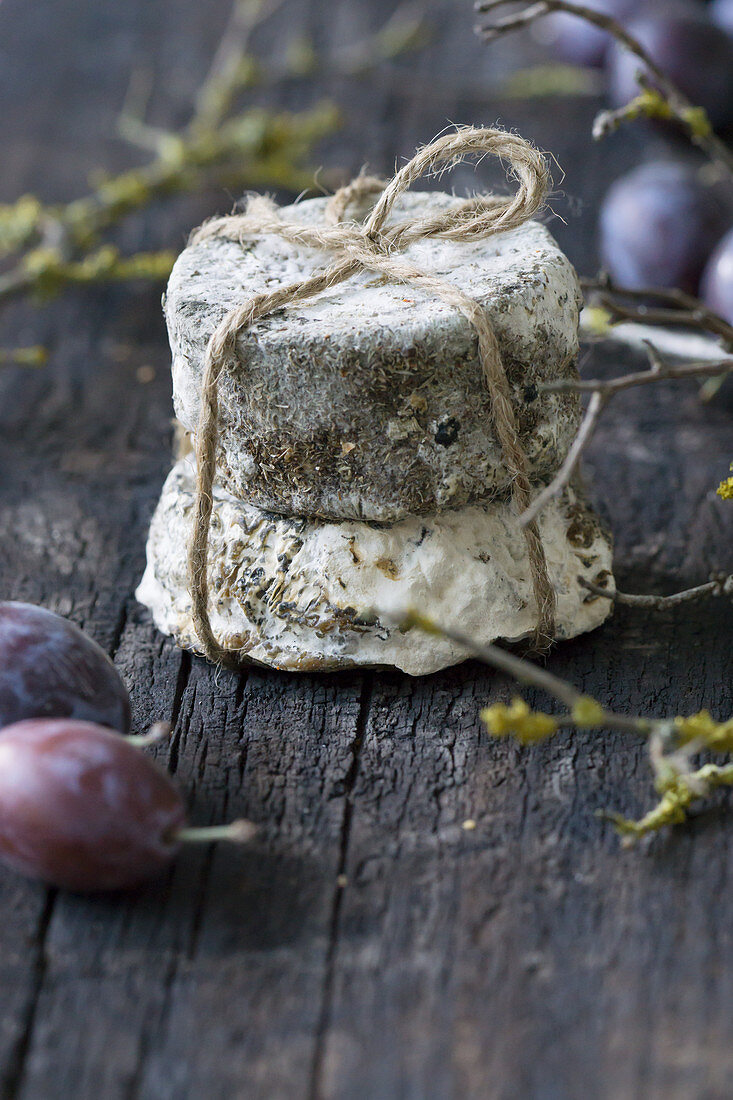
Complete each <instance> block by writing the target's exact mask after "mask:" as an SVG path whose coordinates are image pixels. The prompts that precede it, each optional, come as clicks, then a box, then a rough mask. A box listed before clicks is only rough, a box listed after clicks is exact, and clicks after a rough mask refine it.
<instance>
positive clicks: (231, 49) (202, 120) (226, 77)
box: [188, 0, 283, 133]
mask: <svg viewBox="0 0 733 1100" xmlns="http://www.w3.org/2000/svg"><path fill="white" fill-rule="evenodd" d="M282 4H283V0H235V3H234V6H233V8H232V12H231V15H230V17H229V24H228V26H227V28H226V30H225V32H224V34H223V36H222V39H221V42H220V44H219V48H218V49H217V51H216V53H215V54H214V58H213V61H212V62H211V66H210V68H209V71H208V73H207V74H206V76H205V78H204V80H203V82H202V84H201V86H200V88H199V90H198V93H197V95H196V99H195V101H194V109H193V115H192V117H191V121H190V123H189V125H188V130H189V132H191V133H193V132H195V131H197V130H198V131H201V130H213V129H216V128H217V127H218V126H219V125H220V124H221V122H222V121H223V119H224V118H225V116H226V114H227V112H228V111H229V108H230V107H231V104H232V100H233V99H234V96H235V95H236V94H237V91H238V90H239V89H240V88H241V87H242V86H243V85H244V84H245V83H246V75H247V74H246V72H245V71H244V61H245V57H246V54H247V47H248V45H249V42H250V39H251V37H252V33H253V32H254V30H255V29H256V28H257V27H259V26H260V25H261V24H262V23H263V22H264V21H265V20H266V19H268V18H269V17H270V16H271V15H273V14H274V12H275V11H277V9H278V8H280V7H282Z"/></svg>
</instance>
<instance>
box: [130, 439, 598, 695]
mask: <svg viewBox="0 0 733 1100" xmlns="http://www.w3.org/2000/svg"><path fill="white" fill-rule="evenodd" d="M193 492H194V471H193V467H192V463H191V459H190V458H186V459H182V460H181V461H180V462H178V464H177V465H176V466H175V467H174V468H173V470H172V471H171V473H170V475H169V477H168V479H167V481H166V483H165V486H164V488H163V493H162V497H161V500H160V503H159V505H158V508H157V510H156V513H155V516H154V518H153V522H152V526H151V529H150V537H149V540H148V565H147V570H146V572H145V576H144V577H143V580H142V582H141V584H140V587H139V589H138V592H137V596H138V599H139V600H140V601H141V602H142V603H143V604H145V605H146V606H147V607H149V608H150V610H151V611H152V613H153V618H154V620H155V623H156V625H157V626H158V628H159V629H160V630H161V631H163V633H165V634H169V635H172V636H173V637H175V638H176V640H177V641H178V642H179V644H180V645H182V646H184V647H186V648H190V649H194V650H195V649H197V648H198V643H197V639H196V637H195V633H194V630H193V625H192V621H191V601H190V597H189V594H188V589H187V580H186V547H187V543H188V539H189V537H190V532H191V523H192V508H193ZM540 530H541V534H542V539H543V543H544V547H545V553H546V555H547V560H548V567H549V573H550V578H551V580H552V582H553V584H554V586H555V589H556V592H557V630H556V636H557V638H569V637H574V636H575V635H577V634H581V633H583V632H584V631H587V630H592V629H594V628H595V627H596V626H598V625H600V623H602V622H603V621H604V619H605V618H606V617H607V616H608V614H609V612H610V610H611V602H610V601H609V600H606V599H603V598H594V597H593V596H592V595H590V594H589V593H588V592H587V590H585V589H583V588H582V587H581V586H580V585H579V584H578V581H577V577H578V575H580V576H582V577H585V578H587V579H589V580H591V581H596V582H601V583H602V582H605V581H606V580H607V579H609V578H610V570H611V550H610V546H609V543H608V540H607V538H606V537H605V535H604V533H603V532H602V530H601V529H600V527H599V524H598V521H597V520H596V519H595V517H594V516H593V514H592V513H591V512H590V511H589V510H588V509H587V507H586V506H585V505H584V504H583V503H581V502H580V501H579V500H578V499H577V498H576V496H575V495H574V493H573V492H572V491H568V493H567V494H566V495H565V497H563V499H562V500H560V501H557V502H555V503H553V504H551V505H550V506H549V507H548V508H547V509H546V510H545V511H544V513H543V514H542V517H541V519H540ZM209 553H210V559H209V560H210V565H209V582H210V591H211V599H210V614H211V622H212V627H213V629H214V632H215V634H216V636H217V637H218V638H219V640H220V641H222V642H223V643H224V644H226V645H227V646H229V647H233V648H235V649H237V650H239V651H240V658H241V660H242V662H243V663H246V662H255V663H258V664H263V665H269V666H271V667H273V668H279V669H289V670H301V671H303V670H314V669H335V668H348V667H352V666H356V665H359V666H395V667H397V668H399V669H402V670H403V671H404V672H406V673H409V674H410V675H413V676H419V675H423V674H425V673H430V672H434V671H436V670H437V669H440V668H444V667H446V666H448V665H453V664H457V663H458V662H460V661H462V660H465V659H466V656H467V655H466V653H465V652H464V651H462V650H461V649H460V648H458V647H457V646H455V645H453V644H452V643H450V642H448V641H446V640H444V639H441V638H436V637H432V636H429V635H427V634H425V633H423V632H422V631H420V630H417V629H413V630H410V631H408V632H407V633H401V632H400V630H399V628H397V627H395V626H394V621H395V620H394V613H395V611H396V610H397V609H399V608H403V609H404V608H407V607H413V608H415V609H417V610H420V611H422V612H424V613H426V614H428V615H430V616H432V617H433V618H435V619H436V620H437V621H438V622H440V623H444V624H446V625H449V626H451V625H452V626H454V627H456V628H457V629H460V631H461V632H462V633H464V634H466V635H469V636H471V637H472V638H474V639H476V640H477V641H481V642H492V641H495V640H497V639H501V640H506V641H517V640H519V639H521V638H524V637H526V636H527V635H529V634H530V633H531V632H532V630H533V628H534V626H535V623H536V611H535V605H534V599H533V596H532V589H531V582H530V580H529V576H530V571H529V566H528V562H527V554H526V546H525V541H524V538H523V536H522V533H521V531H520V529H519V526H518V524H517V520H516V517H515V515H514V512H513V509H512V506H511V505H510V504H508V503H506V502H501V501H494V502H490V503H484V504H479V505H467V506H465V507H463V508H461V509H457V510H454V511H450V512H445V513H441V514H437V515H432V516H422V517H420V516H411V517H409V518H407V519H405V520H402V521H399V522H397V523H394V524H392V525H389V526H377V525H376V524H372V523H365V522H360V521H357V520H346V521H343V522H328V521H324V520H317V519H303V518H288V517H284V516H279V515H273V514H270V513H267V512H263V511H261V510H260V509H258V508H256V507H255V506H254V505H251V504H247V503H243V502H241V501H238V500H235V499H234V498H233V497H231V496H230V495H229V494H228V493H226V492H224V491H221V490H217V491H216V492H215V499H214V510H213V516H212V525H211V534H210V551H209Z"/></svg>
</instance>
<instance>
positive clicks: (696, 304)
mask: <svg viewBox="0 0 733 1100" xmlns="http://www.w3.org/2000/svg"><path fill="white" fill-rule="evenodd" d="M580 285H581V287H582V289H583V290H584V291H587V292H590V293H592V294H593V295H594V297H595V298H596V300H597V301H598V303H599V304H600V305H602V306H603V307H604V308H605V309H607V310H609V312H611V313H613V314H615V315H616V316H617V317H621V318H623V319H624V320H629V321H641V322H644V323H645V324H650V325H683V326H684V327H685V328H695V329H700V330H702V331H703V332H712V333H714V334H715V335H716V336H721V337H722V338H723V339H724V340H725V341H726V343H727V344H730V346H731V348H733V325H729V324H728V322H727V321H725V320H724V319H723V318H722V317H719V316H718V314H717V313H714V312H713V310H711V309H709V308H708V307H707V306H706V305H705V303H704V302H701V301H700V299H699V298H695V297H694V295H692V294H687V293H686V292H685V291H684V290H678V289H677V288H674V287H670V288H667V287H642V288H640V289H638V290H636V289H633V288H632V287H624V286H617V285H616V284H615V283H613V282H612V281H611V279H609V278H608V276H600V277H597V278H595V279H581V280H580ZM617 298H623V299H626V300H630V301H632V302H636V303H638V305H635V306H627V305H624V304H622V303H621V302H618V301H617V300H616V299H617ZM649 299H655V300H656V301H657V302H664V303H666V305H667V306H669V308H666V309H665V308H656V307H652V306H650V305H648V304H646V303H647V302H648V300H649Z"/></svg>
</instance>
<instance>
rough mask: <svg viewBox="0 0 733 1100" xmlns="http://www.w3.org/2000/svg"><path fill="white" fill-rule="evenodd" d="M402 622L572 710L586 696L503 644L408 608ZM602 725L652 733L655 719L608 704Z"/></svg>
mask: <svg viewBox="0 0 733 1100" xmlns="http://www.w3.org/2000/svg"><path fill="white" fill-rule="evenodd" d="M400 626H401V629H403V630H409V629H410V628H411V627H417V628H418V629H420V630H424V631H425V632H426V633H427V634H435V635H438V636H439V637H442V638H447V639H448V640H449V641H451V642H455V644H456V645H459V646H461V648H462V649H465V650H467V651H468V652H469V653H471V654H473V656H474V657H478V659H479V660H480V661H483V662H484V663H485V664H487V665H491V667H492V668H497V669H499V671H500V672H506V673H507V674H508V675H509V676H511V677H513V679H515V680H517V681H518V682H519V683H520V684H529V686H530V687H536V688H539V689H540V690H541V691H546V692H547V694H548V695H551V696H552V697H553V698H554V699H557V700H558V702H560V703H562V704H563V706H565V707H567V709H568V710H572V709H573V707H574V706H575V705H576V704H577V703H579V702H580V701H581V700H582V699H583V698H584V696H583V694H582V692H580V691H578V689H577V688H576V687H574V686H573V685H572V684H571V683H570V682H569V681H568V680H562V679H561V678H560V677H559V676H554V675H553V674H552V673H551V672H548V671H547V670H546V669H544V668H540V667H539V665H536V664H534V663H533V662H532V661H527V660H526V659H525V658H524V657H517V656H516V655H515V654H514V653H508V652H507V651H506V650H505V649H502V648H501V647H500V646H497V645H486V644H482V643H481V642H477V641H476V640H475V639H474V638H469V637H468V636H467V635H466V634H462V633H461V632H460V631H458V630H453V629H452V628H451V627H446V626H443V625H441V624H439V623H436V622H434V621H433V620H432V619H430V618H428V617H427V616H426V615H422V614H420V613H419V612H416V611H408V612H407V614H406V615H405V617H404V619H403V621H402V623H401V624H400ZM599 725H603V726H604V727H606V728H607V729H618V730H624V731H625V732H627V733H637V734H643V735H646V734H648V733H649V732H650V729H651V722H650V721H649V720H647V719H646V718H639V717H629V716H627V715H625V714H616V713H615V712H614V711H609V710H605V708H604V711H603V721H602V723H601V722H599Z"/></svg>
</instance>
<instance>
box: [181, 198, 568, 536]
mask: <svg viewBox="0 0 733 1100" xmlns="http://www.w3.org/2000/svg"><path fill="white" fill-rule="evenodd" d="M456 201H457V200H456V199H454V198H453V197H452V196H450V195H445V194H440V193H413V194H409V195H406V196H404V197H403V198H402V200H401V202H400V203H399V204H398V205H397V207H396V209H395V211H394V212H393V218H394V219H395V220H402V219H404V218H407V217H410V216H419V215H424V214H425V213H427V212H430V211H433V210H435V209H436V208H441V207H444V206H447V205H450V204H451V203H454V202H456ZM325 205H326V200H325V199H311V200H308V201H305V202H302V203H299V204H296V205H294V206H290V207H286V208H285V209H284V210H283V217H284V218H288V219H297V220H300V221H303V222H304V223H314V222H318V221H320V220H322V219H323V216H324V208H325ZM405 256H406V258H407V259H409V260H410V261H411V262H412V263H414V264H416V265H417V266H419V267H420V268H421V269H423V270H424V271H427V272H430V273H433V274H435V275H438V276H440V277H441V278H444V279H446V280H447V281H451V282H454V283H455V284H456V285H458V286H460V287H461V289H462V290H464V291H465V292H466V293H467V294H469V295H470V296H472V297H473V298H475V299H477V300H478V301H479V302H480V303H481V304H482V305H483V306H484V308H485V309H486V311H487V313H488V314H489V316H490V318H491V320H492V322H493V325H494V328H495V330H496V332H497V336H498V338H499V341H500V345H501V351H502V359H503V362H504V365H505V368H506V370H507V373H508V376H509V379H510V382H511V386H512V391H513V395H514V401H515V407H516V410H517V416H518V421H519V427H520V434H521V440H522V443H523V445H524V447H525V450H526V452H527V455H528V459H529V462H530V473H531V476H532V477H533V478H535V479H536V478H540V477H546V476H548V475H549V474H551V473H552V472H553V471H554V470H555V469H556V468H557V467H558V465H559V464H560V462H561V461H562V459H563V457H564V455H565V453H566V452H567V448H568V446H569V444H570V441H571V439H572V436H573V433H574V431H575V429H576V427H577V420H578V411H579V407H578V402H577V399H576V398H575V397H574V396H572V395H538V393H537V389H536V384H537V383H538V382H540V381H545V380H549V379H554V378H557V377H565V376H568V375H571V374H572V373H573V371H574V369H575V367H574V361H575V357H576V354H577V348H578V344H577V327H578V302H579V291H578V283H577V277H576V275H575V271H574V270H573V267H572V265H571V264H570V262H569V261H568V259H567V258H566V257H565V255H564V254H563V253H562V252H561V251H560V249H559V248H558V246H557V245H556V243H555V241H554V240H553V238H552V236H551V235H550V233H549V232H548V231H547V229H545V228H544V226H542V225H540V224H538V223H536V222H528V223H526V224H525V225H524V226H522V227H521V228H520V229H517V230H513V231H511V232H508V233H501V234H497V235H495V236H493V237H489V238H486V239H485V240H482V241H475V242H467V243H460V244H458V243H454V242H451V241H446V240H441V239H428V240H422V241H419V242H417V243H415V244H413V245H411V246H410V247H409V248H408V249H407V250H406V251H405ZM328 262H329V257H328V256H327V255H325V254H324V253H322V252H320V251H319V250H315V249H310V248H305V247H302V246H294V245H291V244H288V243H286V242H285V241H283V240H282V239H281V238H279V237H277V236H275V235H272V234H269V235H264V234H263V235H261V236H258V237H248V238H246V239H245V241H244V243H243V245H242V244H239V243H238V242H233V241H230V240H226V239H223V238H210V239H208V240H205V241H202V242H201V243H199V244H197V245H194V246H192V247H189V248H187V249H186V250H185V251H184V252H183V253H182V255H181V256H180V257H179V259H178V261H177V263H176V265H175V267H174V269H173V273H172V275H171V279H170V283H169V286H168V291H167V295H166V301H165V312H166V320H167V323H168V330H169V334H170V341H171V347H172V351H173V381H174V398H175V405H176V412H177V415H178V417H179V419H180V420H181V422H182V424H183V425H184V427H185V428H186V429H188V430H189V431H190V430H193V429H194V427H195V424H196V421H197V417H198V409H199V403H200V386H201V377H202V370H203V359H204V352H205V349H206V344H207V342H208V339H209V337H210V336H211V333H212V332H213V330H214V328H215V327H216V325H217V324H218V323H219V321H220V320H221V319H222V318H223V317H224V316H225V314H226V313H228V312H229V311H230V310H231V309H233V308H234V307H235V306H237V305H239V304H240V303H241V302H242V301H243V300H245V299H246V298H247V297H249V296H251V295H253V294H255V293H258V292H261V291H263V290H272V289H275V288H277V287H280V286H283V285H286V284H288V283H291V282H294V281H297V280H299V279H302V278H303V277H304V276H307V275H309V274H312V273H313V272H314V271H316V270H318V269H320V268H322V267H324V266H325V265H327V263H328ZM238 360H239V361H238V364H237V365H236V366H235V367H234V368H233V369H228V370H227V371H226V372H224V376H223V378H222V380H221V383H220V416H221V425H220V443H221V447H220V455H219V466H220V473H221V475H222V478H223V480H224V482H225V484H226V485H227V487H228V488H229V490H230V491H231V492H232V493H233V494H234V495H235V496H238V497H240V498H242V499H247V500H250V501H252V502H253V503H255V504H257V505H258V506H260V507H263V508H269V509H272V510H273V511H278V512H282V513H284V514H297V515H308V516H323V517H327V518H348V517H354V518H366V519H371V520H377V521H383V522H384V521H393V520H395V519H399V518H401V517H403V516H405V515H408V514H423V513H428V512H435V511H440V510H442V509H445V508H455V507H459V506H461V505H463V504H466V503H469V502H473V501H478V500H482V499H487V498H490V497H492V496H494V495H496V494H501V493H504V492H506V490H507V489H508V487H509V475H508V472H507V470H506V469H505V467H504V464H503V458H502V454H501V451H500V448H499V446H498V443H497V441H496V439H495V437H494V433H493V430H492V426H491V407H490V401H489V397H488V394H487V392H486V386H485V383H484V380H483V376H482V372H481V366H480V363H479V361H478V358H477V352H476V340H475V335H474V333H473V331H472V329H471V327H470V325H469V324H468V322H467V321H466V320H465V319H464V318H463V317H462V316H461V315H459V314H458V313H457V312H456V311H455V310H453V309H452V308H450V307H449V306H448V305H446V304H444V303H443V302H442V301H440V300H435V299H434V298H433V297H431V296H429V295H426V294H424V293H423V292H421V291H419V290H415V289H413V288H412V287H410V286H405V285H399V284H395V283H392V282H389V281H386V280H385V279H383V278H381V277H377V276H375V275H374V274H373V273H370V272H362V273H360V274H358V275H356V276H354V277H353V278H351V279H350V280H348V282H346V283H343V284H341V285H339V286H336V287H334V288H332V289H331V290H329V291H327V292H324V293H322V294H320V295H318V296H317V297H315V298H313V299H311V300H309V301H307V302H299V303H297V304H295V305H293V306H289V307H287V308H285V309H283V310H280V311H279V312H277V313H276V314H273V315H270V316H268V317H265V318H263V319H262V320H260V321H258V322H257V323H256V324H255V325H253V326H252V328H251V329H250V330H248V331H246V332H244V333H243V334H242V335H241V336H240V338H239V341H238Z"/></svg>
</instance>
